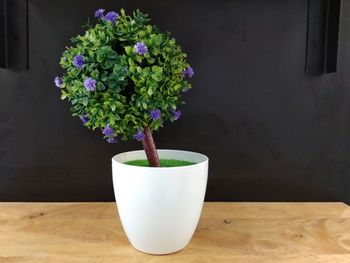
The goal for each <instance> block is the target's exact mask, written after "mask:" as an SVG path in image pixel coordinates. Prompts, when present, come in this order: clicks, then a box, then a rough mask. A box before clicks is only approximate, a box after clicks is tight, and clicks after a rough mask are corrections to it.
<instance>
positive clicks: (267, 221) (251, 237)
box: [0, 203, 350, 263]
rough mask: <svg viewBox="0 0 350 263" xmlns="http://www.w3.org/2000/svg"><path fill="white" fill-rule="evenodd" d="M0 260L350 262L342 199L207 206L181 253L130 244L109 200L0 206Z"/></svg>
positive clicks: (349, 221) (349, 229) (349, 223)
mask: <svg viewBox="0 0 350 263" xmlns="http://www.w3.org/2000/svg"><path fill="white" fill-rule="evenodd" d="M0 262H21V263H22V262H30V263H40V262H50V263H52V262H67V263H76V262H79V263H80V262H82V263H89V262H104V263H108V262H113V263H119V262H142V263H143V262H146V263H147V262H152V263H153V262H179V263H182V262H244V263H251V262H259V263H265V262H269V263H271V262H284V263H286V262H288V263H290V262H298V263H303V262H311V263H314V262H323V263H325V262H329V263H338V262H341V263H344V262H350V207H349V206H347V205H345V204H343V203H206V204H205V206H204V209H203V213H202V217H201V220H200V223H199V226H198V228H197V231H196V233H195V235H194V237H193V240H192V241H191V243H190V245H189V246H188V247H187V248H186V249H184V250H183V251H181V252H179V253H175V254H171V255H166V256H151V255H146V254H143V253H140V252H138V251H136V250H135V249H133V248H132V247H131V246H130V245H129V243H128V240H127V238H126V236H125V234H124V232H123V229H122V227H121V225H120V221H119V218H118V216H117V212H116V207H115V204H114V203H0Z"/></svg>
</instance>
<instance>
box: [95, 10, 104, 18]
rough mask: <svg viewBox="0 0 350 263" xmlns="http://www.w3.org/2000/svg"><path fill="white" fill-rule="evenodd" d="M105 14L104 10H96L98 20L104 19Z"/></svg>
mask: <svg viewBox="0 0 350 263" xmlns="http://www.w3.org/2000/svg"><path fill="white" fill-rule="evenodd" d="M104 12H105V10H104V9H98V10H96V12H95V17H97V18H103V17H104V16H103V13H104Z"/></svg>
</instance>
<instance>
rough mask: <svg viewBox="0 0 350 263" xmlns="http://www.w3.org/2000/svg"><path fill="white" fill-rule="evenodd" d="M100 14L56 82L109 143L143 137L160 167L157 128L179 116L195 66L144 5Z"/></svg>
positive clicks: (65, 59)
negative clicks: (144, 10)
mask: <svg viewBox="0 0 350 263" xmlns="http://www.w3.org/2000/svg"><path fill="white" fill-rule="evenodd" d="M95 17H96V18H97V19H98V22H97V23H96V25H95V26H92V25H90V24H88V25H87V30H86V32H85V34H84V35H78V36H76V37H74V38H72V46H70V47H67V48H66V50H65V51H64V53H63V56H62V58H61V61H60V64H61V66H62V68H63V70H64V74H63V75H62V77H58V76H57V77H56V78H55V85H56V86H57V87H59V88H60V89H61V94H62V95H61V98H62V100H65V99H67V100H68V101H69V102H70V103H71V105H72V106H71V111H72V112H73V116H77V117H79V118H80V119H81V121H82V122H83V124H84V126H85V127H87V128H89V129H92V130H95V129H100V130H101V131H102V135H103V137H104V138H105V139H106V140H107V142H108V143H115V142H116V141H117V138H121V139H122V140H128V139H135V140H137V141H140V142H142V144H143V147H144V150H145V152H146V155H147V159H148V162H149V164H150V166H153V167H157V166H159V165H160V164H159V157H158V154H157V150H156V146H155V143H154V140H153V137H152V132H154V131H157V130H158V129H159V128H160V127H163V125H164V123H165V122H166V121H172V122H173V121H175V120H177V119H178V118H179V117H180V115H181V111H180V110H179V106H180V105H181V104H183V103H184V102H183V101H182V99H181V97H182V95H183V93H185V92H187V91H188V90H189V89H190V88H191V85H190V84H189V83H188V81H187V79H188V78H191V77H192V76H193V74H194V73H193V69H192V68H191V67H190V65H189V64H188V63H187V62H186V54H185V53H183V52H182V51H181V47H180V46H179V45H178V44H177V43H176V41H175V39H174V38H173V37H171V35H170V33H163V32H161V31H160V30H159V29H158V28H157V27H156V26H154V25H150V24H149V23H148V22H149V19H148V15H145V14H143V13H141V12H140V11H139V10H137V11H135V12H133V14H132V16H129V15H127V14H126V13H125V11H124V10H123V9H121V10H120V13H119V14H118V13H116V12H108V13H106V14H105V10H104V9H99V10H97V11H96V13H95Z"/></svg>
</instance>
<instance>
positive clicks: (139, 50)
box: [134, 42, 148, 55]
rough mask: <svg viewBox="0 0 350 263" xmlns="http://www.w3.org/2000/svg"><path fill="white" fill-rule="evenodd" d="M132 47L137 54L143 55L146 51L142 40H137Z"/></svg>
mask: <svg viewBox="0 0 350 263" xmlns="http://www.w3.org/2000/svg"><path fill="white" fill-rule="evenodd" d="M134 49H135V52H136V53H137V54H138V55H143V54H145V53H147V52H148V48H147V46H146V45H145V43H143V42H137V43H136V44H135V46H134Z"/></svg>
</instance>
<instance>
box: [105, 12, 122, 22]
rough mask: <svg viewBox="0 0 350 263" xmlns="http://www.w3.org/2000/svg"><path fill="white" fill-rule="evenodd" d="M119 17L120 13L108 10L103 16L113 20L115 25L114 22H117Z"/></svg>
mask: <svg viewBox="0 0 350 263" xmlns="http://www.w3.org/2000/svg"><path fill="white" fill-rule="evenodd" d="M118 17H119V14H118V13H116V12H113V11H111V12H108V13H107V14H106V15H105V16H104V17H103V19H104V20H107V21H110V22H112V24H113V25H114V24H115V21H117V19H118Z"/></svg>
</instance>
